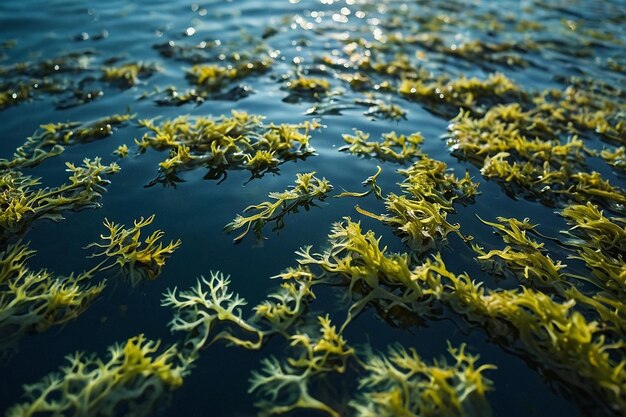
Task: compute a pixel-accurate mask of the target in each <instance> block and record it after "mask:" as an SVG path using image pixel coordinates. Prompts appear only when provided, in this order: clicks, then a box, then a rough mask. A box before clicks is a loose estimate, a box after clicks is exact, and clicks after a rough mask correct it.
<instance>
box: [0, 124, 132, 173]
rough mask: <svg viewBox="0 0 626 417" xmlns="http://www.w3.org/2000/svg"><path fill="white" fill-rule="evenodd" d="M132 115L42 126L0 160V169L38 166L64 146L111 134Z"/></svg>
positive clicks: (63, 148) (60, 151) (59, 151)
mask: <svg viewBox="0 0 626 417" xmlns="http://www.w3.org/2000/svg"><path fill="white" fill-rule="evenodd" d="M132 118H133V115H130V114H114V115H111V116H107V117H103V118H101V119H98V120H95V121H93V122H91V123H85V124H81V123H79V122H68V123H50V124H46V125H42V126H40V127H39V130H37V131H36V132H35V133H34V134H33V136H30V137H28V138H27V139H26V142H25V143H24V144H23V145H22V146H20V147H18V148H17V149H16V151H15V153H14V155H13V158H12V159H10V160H6V159H0V170H6V169H22V168H29V167H33V166H36V165H39V164H40V163H41V162H43V161H44V160H46V159H48V158H51V157H53V156H56V155H59V154H60V153H62V152H63V151H64V150H65V147H66V146H71V145H75V144H79V143H88V142H91V141H94V140H98V139H102V138H105V137H107V136H110V135H111V134H112V133H113V128H114V127H115V126H121V125H123V124H124V123H126V122H127V121H128V120H130V119H132Z"/></svg>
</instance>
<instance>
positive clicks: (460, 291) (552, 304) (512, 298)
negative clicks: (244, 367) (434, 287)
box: [443, 275, 626, 410]
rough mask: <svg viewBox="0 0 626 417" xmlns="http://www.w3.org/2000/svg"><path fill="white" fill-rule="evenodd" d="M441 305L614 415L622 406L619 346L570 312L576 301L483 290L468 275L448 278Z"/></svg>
mask: <svg viewBox="0 0 626 417" xmlns="http://www.w3.org/2000/svg"><path fill="white" fill-rule="evenodd" d="M448 279H449V280H450V282H451V283H449V284H446V285H445V287H446V290H445V292H444V293H443V300H444V301H445V302H446V303H448V304H449V305H450V306H451V307H452V308H453V309H454V310H455V311H457V312H458V313H460V314H462V315H464V316H466V317H467V318H468V320H470V321H472V322H475V323H479V324H481V325H482V326H483V327H485V328H486V330H487V331H488V332H489V334H490V335H492V336H493V337H494V338H498V339H502V343H503V344H505V345H506V346H509V347H510V348H515V346H516V345H517V344H518V343H519V344H521V349H523V351H524V352H526V354H529V355H530V356H531V358H532V359H533V361H535V362H536V363H537V364H539V365H540V366H541V367H544V368H547V369H549V370H551V371H552V372H553V373H554V375H556V376H558V377H559V379H560V380H561V381H562V382H563V384H565V385H566V386H568V387H574V388H576V389H577V391H576V392H577V393H593V394H594V395H598V396H599V397H600V398H602V401H603V402H604V403H605V404H606V405H607V406H608V407H609V409H613V410H624V409H625V407H626V374H625V373H624V372H623V369H624V367H625V366H626V359H624V358H623V355H620V354H619V352H621V350H622V349H623V346H622V345H623V343H620V342H617V343H609V342H607V341H606V339H605V336H604V335H603V334H602V331H601V329H600V327H599V325H598V323H597V322H595V321H589V320H588V319H586V318H585V316H584V315H583V314H581V313H580V312H578V311H575V310H574V305H575V301H574V300H569V301H566V302H563V303H559V302H556V301H554V300H553V299H552V298H551V297H550V296H549V295H547V294H544V293H542V292H539V291H534V290H531V289H527V288H522V290H521V291H519V290H490V291H486V290H485V289H483V288H480V286H479V285H477V284H475V283H473V282H471V280H470V279H469V277H467V276H466V275H460V276H454V275H449V276H448Z"/></svg>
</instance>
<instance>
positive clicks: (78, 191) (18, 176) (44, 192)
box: [0, 158, 120, 239]
mask: <svg viewBox="0 0 626 417" xmlns="http://www.w3.org/2000/svg"><path fill="white" fill-rule="evenodd" d="M66 166H67V171H68V172H70V174H71V175H70V177H69V182H68V183H66V184H63V185H60V186H58V187H54V188H39V189H33V187H35V186H37V185H38V184H39V180H36V179H33V178H31V177H29V176H26V175H23V174H22V173H20V172H17V171H5V172H2V173H0V208H1V209H2V210H1V211H0V237H1V238H3V239H6V238H7V237H8V236H11V235H15V234H18V233H21V232H23V231H24V230H25V229H26V228H27V227H28V225H29V224H30V223H32V222H33V221H35V220H38V219H49V220H53V221H58V220H60V219H62V218H63V217H62V212H63V211H65V210H72V211H78V210H82V209H86V208H95V207H99V203H98V200H99V199H100V197H101V196H102V193H103V192H104V191H105V190H106V188H105V187H106V186H107V185H108V184H109V181H108V180H107V179H105V178H104V175H109V174H114V173H116V172H118V171H119V169H120V168H119V166H118V165H117V164H115V163H112V164H110V165H102V164H101V163H100V159H99V158H95V159H94V160H89V159H85V160H84V161H83V166H75V165H74V164H71V163H69V162H68V163H66Z"/></svg>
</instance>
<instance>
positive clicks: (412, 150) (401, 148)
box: [339, 130, 424, 163]
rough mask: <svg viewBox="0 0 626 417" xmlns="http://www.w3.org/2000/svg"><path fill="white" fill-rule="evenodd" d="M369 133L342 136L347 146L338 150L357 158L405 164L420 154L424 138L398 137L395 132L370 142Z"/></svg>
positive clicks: (414, 134) (416, 134)
mask: <svg viewBox="0 0 626 417" xmlns="http://www.w3.org/2000/svg"><path fill="white" fill-rule="evenodd" d="M369 137H370V135H369V133H365V132H363V131H361V130H355V131H354V135H347V134H345V135H343V140H344V142H346V143H347V144H348V145H346V146H343V147H341V148H339V150H340V151H348V152H350V153H352V154H355V155H359V156H373V157H374V158H376V159H379V160H381V161H391V162H399V163H401V162H406V161H410V160H413V159H415V158H417V157H419V156H420V155H421V154H422V151H421V144H422V142H423V141H424V137H423V136H422V135H421V134H420V133H419V132H416V133H412V134H410V135H398V134H396V132H389V133H383V134H382V139H383V140H382V141H370V140H369Z"/></svg>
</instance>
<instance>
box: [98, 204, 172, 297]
mask: <svg viewBox="0 0 626 417" xmlns="http://www.w3.org/2000/svg"><path fill="white" fill-rule="evenodd" d="M153 220H154V214H153V215H152V216H150V217H148V218H147V219H144V218H143V217H141V218H140V219H139V220H135V221H134V222H133V226H132V227H131V228H128V229H126V228H124V225H123V224H117V223H113V222H111V221H109V220H107V219H105V220H104V226H105V227H106V229H107V230H108V233H109V234H108V235H100V239H102V241H103V242H102V243H98V242H93V243H90V244H89V245H87V248H95V250H96V252H94V253H93V255H92V257H105V259H104V260H103V261H102V262H101V264H100V269H101V270H107V269H109V268H113V267H117V268H119V269H120V271H121V272H122V273H123V275H125V276H128V279H129V280H130V282H131V284H132V285H133V286H136V285H137V284H139V283H140V282H141V281H143V280H145V279H148V280H154V279H156V278H157V277H158V276H159V274H160V273H161V269H162V268H163V265H165V261H166V260H167V259H168V258H169V257H170V256H171V255H172V253H174V251H175V250H176V249H178V247H179V246H180V245H181V241H180V239H178V240H176V241H173V240H172V241H170V243H168V244H167V245H163V242H160V240H161V238H162V237H163V236H164V234H165V233H164V232H163V231H162V230H156V231H154V232H152V234H150V236H148V237H146V239H145V240H144V241H143V242H141V229H143V228H144V227H146V226H149V225H150V224H151V223H152V221H153ZM144 244H145V245H144ZM107 264H108V265H107Z"/></svg>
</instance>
